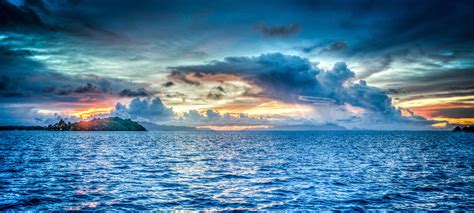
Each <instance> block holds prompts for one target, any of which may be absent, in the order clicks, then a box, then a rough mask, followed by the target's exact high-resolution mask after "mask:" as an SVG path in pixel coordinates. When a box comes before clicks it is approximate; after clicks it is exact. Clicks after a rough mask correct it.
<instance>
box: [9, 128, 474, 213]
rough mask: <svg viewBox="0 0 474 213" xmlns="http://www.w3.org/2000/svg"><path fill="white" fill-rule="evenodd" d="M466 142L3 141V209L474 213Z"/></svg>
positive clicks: (418, 136)
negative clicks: (466, 212)
mask: <svg viewBox="0 0 474 213" xmlns="http://www.w3.org/2000/svg"><path fill="white" fill-rule="evenodd" d="M473 167H474V134H462V133H460V134H456V133H451V132H47V131H5V132H0V210H151V209H155V210H167V209H190V210H196V209H208V210H224V209H249V210H259V209H268V210H279V209H302V210H304V209H320V210H334V209H343V210H344V209H347V210H350V209H426V210H438V209H440V210H447V209H470V210H473V209H474V170H473Z"/></svg>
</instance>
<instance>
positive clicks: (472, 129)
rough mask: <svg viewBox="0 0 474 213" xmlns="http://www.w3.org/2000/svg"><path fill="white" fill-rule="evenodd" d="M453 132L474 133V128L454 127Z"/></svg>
mask: <svg viewBox="0 0 474 213" xmlns="http://www.w3.org/2000/svg"><path fill="white" fill-rule="evenodd" d="M453 132H469V133H474V126H463V127H460V126H456V127H454V129H453Z"/></svg>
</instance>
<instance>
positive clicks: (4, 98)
mask: <svg viewBox="0 0 474 213" xmlns="http://www.w3.org/2000/svg"><path fill="white" fill-rule="evenodd" d="M0 11H1V12H0V71H1V73H0V102H1V103H3V104H4V105H5V106H7V105H9V106H8V107H10V105H13V104H15V107H17V105H18V104H20V105H21V104H25V105H26V104H30V105H28V106H25V107H31V104H33V105H35V106H37V107H38V106H41V107H43V108H42V109H44V108H48V107H52V106H53V105H54V107H56V108H57V105H58V104H53V103H55V102H58V103H59V102H60V103H67V105H68V106H70V105H71V106H72V105H73V103H81V104H79V105H80V106H84V105H85V104H87V103H96V102H102V103H104V102H107V103H111V102H118V100H121V101H123V100H122V99H129V100H131V99H132V98H134V97H141V98H153V97H161V98H162V99H163V101H164V102H165V104H167V105H170V106H171V107H174V109H175V110H180V109H182V110H184V111H185V110H188V109H196V108H199V109H202V110H204V108H215V107H224V106H226V107H230V106H229V105H230V104H232V103H234V104H235V103H239V104H240V105H242V104H241V103H243V102H245V103H248V101H249V100H241V99H242V98H245V97H252V98H266V99H274V100H279V101H283V102H296V103H299V102H301V98H298V97H299V96H301V97H303V98H302V99H305V100H317V101H318V102H331V103H332V102H334V103H335V104H336V105H344V104H350V105H353V106H355V107H362V108H364V109H368V110H371V111H381V112H382V111H383V112H385V111H391V110H392V108H393V105H392V104H395V105H396V106H400V107H402V108H410V107H414V108H416V107H418V108H420V107H425V108H426V107H427V106H428V105H430V106H434V105H443V106H444V108H443V110H441V109H440V110H435V111H432V110H431V109H430V111H429V113H430V116H433V117H434V116H436V117H449V118H460V117H462V118H471V119H473V118H474V115H472V113H471V111H472V110H470V109H472V107H473V104H474V103H472V101H470V100H471V99H472V92H474V88H473V87H472V85H473V83H474V73H473V72H474V61H473V58H474V41H473V39H472V38H474V19H473V18H472V17H473V15H474V12H473V11H474V4H473V3H472V1H469V0H458V1H441V0H423V1H409V0H405V1H373V0H358V1H346V0H333V1H319V0H299V1H273V2H272V4H268V2H266V1H155V0H142V1H112V0H70V1H56V0H44V1H41V0H36V1H35V0H11V1H10V0H9V1H7V0H0ZM337 62H342V63H339V64H338V65H336V66H334V64H337ZM342 64H344V65H342ZM190 73H192V74H193V75H189V74H190ZM218 73H219V74H224V75H227V77H222V76H217V77H215V76H214V77H209V76H212V75H215V74H218ZM200 75H208V76H207V77H205V78H204V80H203V79H202V76H201V78H200ZM229 76H234V77H235V78H238V79H237V80H236V79H233V78H234V77H229ZM312 76H316V77H314V78H312ZM206 78H211V80H212V78H219V80H216V81H210V80H209V79H206ZM238 80H242V81H244V82H246V83H248V84H252V85H256V86H258V87H260V89H262V91H259V92H255V91H253V90H252V89H249V88H248V87H249V85H246V84H244V83H239V82H235V81H238ZM359 80H364V82H366V83H363V84H359V83H358V81H359ZM347 81H350V82H352V84H350V85H346V82H347ZM375 87H377V89H375ZM386 94H389V96H387V95H386ZM372 95H377V97H378V98H372ZM379 98H380V100H379V101H376V100H378V99H379ZM373 100H375V101H373ZM358 101H360V102H364V103H358ZM389 102H390V103H389ZM392 102H393V103H392ZM45 103H50V105H48V106H47V105H45ZM258 104H262V103H260V102H259V103H255V105H258ZM423 104H424V105H423ZM456 104H457V105H456ZM42 105H44V106H42ZM448 105H449V106H450V107H452V108H450V109H446V107H447V106H448ZM102 106H105V105H104V104H102ZM111 107H113V106H111ZM466 107H467V109H465V108H466ZM28 109H29V108H28ZM58 109H59V108H58ZM393 110H395V109H393ZM18 111H21V110H18ZM395 111H396V110H395ZM395 111H394V112H395ZM423 112H424V113H425V114H426V113H427V112H426V111H423ZM415 113H417V112H416V111H415ZM420 113H422V112H421V111H420ZM425 114H423V115H425ZM461 115H462V116H461Z"/></svg>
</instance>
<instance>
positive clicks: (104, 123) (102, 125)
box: [0, 117, 147, 131]
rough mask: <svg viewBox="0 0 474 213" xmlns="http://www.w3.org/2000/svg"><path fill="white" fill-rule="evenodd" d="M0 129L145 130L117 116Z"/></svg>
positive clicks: (2, 128) (137, 124) (1, 128)
mask: <svg viewBox="0 0 474 213" xmlns="http://www.w3.org/2000/svg"><path fill="white" fill-rule="evenodd" d="M0 130H48V131H147V130H146V129H145V127H143V126H142V125H140V124H139V123H137V122H135V121H132V120H130V119H122V118H119V117H109V118H94V119H92V120H89V121H79V122H75V123H71V122H67V123H66V122H65V121H64V120H62V119H61V120H60V121H59V122H58V123H55V124H53V125H48V126H46V127H41V126H0Z"/></svg>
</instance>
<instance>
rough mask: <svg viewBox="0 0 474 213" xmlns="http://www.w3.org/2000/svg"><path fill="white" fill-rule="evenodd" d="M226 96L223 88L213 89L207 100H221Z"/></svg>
mask: <svg viewBox="0 0 474 213" xmlns="http://www.w3.org/2000/svg"><path fill="white" fill-rule="evenodd" d="M225 96H226V92H225V90H224V88H223V87H222V86H215V87H213V88H212V89H211V90H210V91H209V93H208V94H207V98H208V99H211V100H220V99H223V98H224V97H225Z"/></svg>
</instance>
